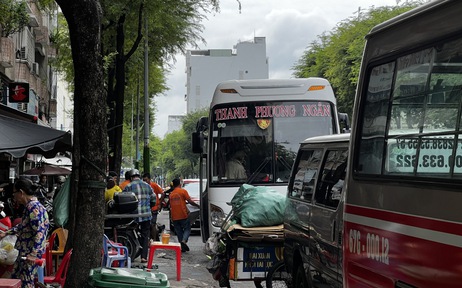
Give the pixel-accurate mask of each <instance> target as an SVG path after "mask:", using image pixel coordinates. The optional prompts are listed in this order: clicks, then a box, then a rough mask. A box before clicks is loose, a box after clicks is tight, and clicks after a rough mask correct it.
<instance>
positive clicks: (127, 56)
mask: <svg viewBox="0 0 462 288" xmlns="http://www.w3.org/2000/svg"><path fill="white" fill-rule="evenodd" d="M142 27H143V3H141V5H140V10H139V12H138V36H137V37H136V40H135V42H134V43H133V46H132V48H131V49H130V51H128V53H127V54H125V57H124V61H125V62H126V61H127V60H128V59H130V57H131V56H132V55H133V53H135V51H136V49H138V46H139V45H140V42H141V39H143V34H142V33H141V29H142ZM146 37H147V35H146Z"/></svg>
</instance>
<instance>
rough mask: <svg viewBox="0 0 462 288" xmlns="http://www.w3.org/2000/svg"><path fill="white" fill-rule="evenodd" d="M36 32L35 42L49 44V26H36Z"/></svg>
mask: <svg viewBox="0 0 462 288" xmlns="http://www.w3.org/2000/svg"><path fill="white" fill-rule="evenodd" d="M34 34H35V43H39V44H42V45H48V44H49V42H50V36H49V35H48V34H49V33H48V27H47V26H40V27H36V28H34Z"/></svg>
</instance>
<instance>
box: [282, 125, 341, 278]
mask: <svg viewBox="0 0 462 288" xmlns="http://www.w3.org/2000/svg"><path fill="white" fill-rule="evenodd" d="M349 142H350V134H349V133H345V134H337V135H329V136H319V137H313V138H308V139H306V140H305V141H303V142H302V143H301V145H300V149H299V151H298V154H297V158H296V161H295V163H294V165H293V167H292V172H291V177H290V180H289V186H288V194H287V206H286V210H285V215H284V237H285V238H284V262H285V265H286V269H287V271H289V272H290V273H291V274H292V277H293V278H292V279H293V281H294V287H318V286H319V287H341V286H342V267H341V264H342V251H341V249H342V226H343V225H342V223H343V222H342V214H343V208H342V204H341V202H342V194H343V184H344V180H345V175H346V167H347V158H348V145H349ZM308 283H311V285H309V284H308ZM320 284H322V285H326V284H328V286H321V285H320Z"/></svg>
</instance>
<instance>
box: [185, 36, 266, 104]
mask: <svg viewBox="0 0 462 288" xmlns="http://www.w3.org/2000/svg"><path fill="white" fill-rule="evenodd" d="M186 74H187V76H186V77H187V78H186V79H187V80H186V95H185V100H186V111H187V113H190V112H194V111H196V110H199V109H201V108H204V107H209V105H210V102H211V101H212V96H213V93H214V91H215V88H216V86H217V85H218V83H220V82H222V81H226V80H242V79H268V77H269V72H268V58H267V57H266V38H265V37H254V39H253V40H252V41H242V42H239V43H237V44H236V45H235V46H234V49H209V50H189V51H188V52H187V54H186Z"/></svg>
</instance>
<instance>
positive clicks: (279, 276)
mask: <svg viewBox="0 0 462 288" xmlns="http://www.w3.org/2000/svg"><path fill="white" fill-rule="evenodd" d="M276 287H278V288H279V287H281V288H284V287H292V275H291V274H290V273H289V272H287V270H286V264H285V263H284V260H281V261H279V262H276V264H274V266H273V267H271V269H270V270H269V271H268V274H267V275H266V288H276Z"/></svg>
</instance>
